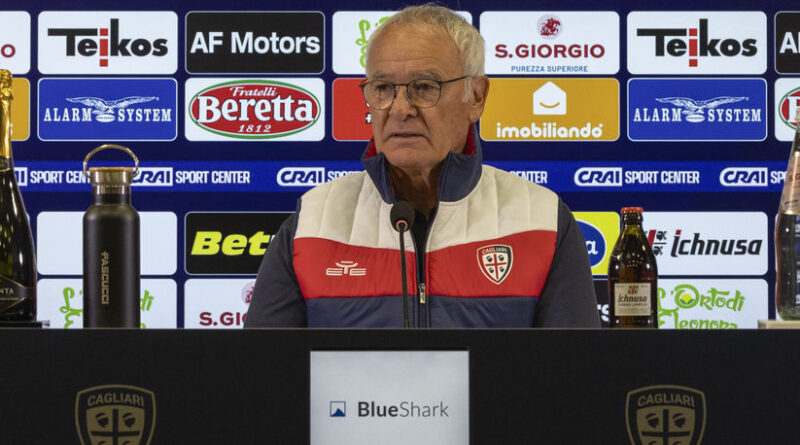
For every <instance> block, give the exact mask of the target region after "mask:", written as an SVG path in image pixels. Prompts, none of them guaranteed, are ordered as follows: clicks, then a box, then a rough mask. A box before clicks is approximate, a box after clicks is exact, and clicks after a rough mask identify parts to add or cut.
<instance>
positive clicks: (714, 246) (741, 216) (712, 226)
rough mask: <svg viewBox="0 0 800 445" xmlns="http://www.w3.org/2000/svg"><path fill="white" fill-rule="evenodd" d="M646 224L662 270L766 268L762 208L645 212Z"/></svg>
mask: <svg viewBox="0 0 800 445" xmlns="http://www.w3.org/2000/svg"><path fill="white" fill-rule="evenodd" d="M642 227H643V228H644V230H645V235H646V236H647V238H648V241H649V242H650V245H651V246H652V247H653V253H654V254H655V256H656V261H658V272H659V275H763V274H765V273H767V254H768V245H769V240H768V237H767V215H765V214H764V213H762V212H645V213H644V215H643V222H642Z"/></svg>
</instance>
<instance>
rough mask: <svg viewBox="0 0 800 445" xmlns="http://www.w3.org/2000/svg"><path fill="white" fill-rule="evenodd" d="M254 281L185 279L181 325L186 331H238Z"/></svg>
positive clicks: (251, 293)
mask: <svg viewBox="0 0 800 445" xmlns="http://www.w3.org/2000/svg"><path fill="white" fill-rule="evenodd" d="M255 281H256V280H255V278H244V279H242V278H237V279H202V278H200V279H189V280H186V284H185V285H184V291H183V301H184V303H183V326H184V327H185V328H187V329H190V328H209V329H226V328H227V329H237V328H238V329H241V328H242V327H243V326H244V320H245V318H246V316H247V308H248V307H250V298H251V297H252V296H253V286H254V285H255Z"/></svg>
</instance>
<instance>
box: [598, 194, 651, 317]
mask: <svg viewBox="0 0 800 445" xmlns="http://www.w3.org/2000/svg"><path fill="white" fill-rule="evenodd" d="M620 213H622V232H621V233H620V235H619V238H617V243H616V244H615V245H614V249H613V250H612V251H611V258H609V263H608V302H609V307H608V309H609V311H608V314H609V326H610V327H612V328H658V300H657V292H658V284H657V277H658V269H657V268H656V257H655V255H653V250H652V249H651V248H650V243H648V242H647V237H646V236H645V235H644V230H643V229H642V208H641V207H623V208H622V210H621V211H620Z"/></svg>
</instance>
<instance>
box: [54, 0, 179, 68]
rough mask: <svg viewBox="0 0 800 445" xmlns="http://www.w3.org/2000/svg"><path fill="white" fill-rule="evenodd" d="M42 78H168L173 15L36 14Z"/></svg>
mask: <svg viewBox="0 0 800 445" xmlns="http://www.w3.org/2000/svg"><path fill="white" fill-rule="evenodd" d="M38 36H39V53H38V54H39V70H40V71H41V72H42V73H44V74H172V73H174V72H175V70H176V69H177V51H176V45H177V43H178V16H177V15H176V14H175V13H174V12H170V11H109V12H100V11H45V12H42V13H41V14H39V34H38Z"/></svg>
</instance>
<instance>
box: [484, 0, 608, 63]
mask: <svg viewBox="0 0 800 445" xmlns="http://www.w3.org/2000/svg"><path fill="white" fill-rule="evenodd" d="M480 24H481V35H483V36H484V38H485V39H486V73H487V74H511V75H532V76H536V75H540V76H541V75H551V76H552V75H594V74H615V73H616V72H618V71H619V56H620V47H619V28H620V27H619V15H618V14H617V13H616V12H614V11H592V12H574V11H555V12H547V11H524V12H523V11H514V12H510V11H502V12H501V11H487V12H484V13H482V14H481V17H480Z"/></svg>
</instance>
